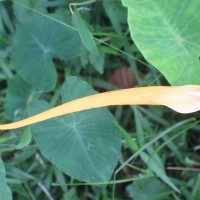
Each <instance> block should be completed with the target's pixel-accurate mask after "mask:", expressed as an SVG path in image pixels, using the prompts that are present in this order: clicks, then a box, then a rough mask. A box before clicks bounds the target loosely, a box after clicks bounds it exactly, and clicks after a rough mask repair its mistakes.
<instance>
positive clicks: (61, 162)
mask: <svg viewBox="0 0 200 200" xmlns="http://www.w3.org/2000/svg"><path fill="white" fill-rule="evenodd" d="M74 88H75V89H74ZM91 94H94V90H92V89H91V87H90V86H89V85H88V84H87V83H86V82H83V81H80V80H79V79H78V78H76V77H68V78H67V81H66V82H65V83H64V84H63V86H62V90H61V96H62V101H63V103H65V102H69V101H71V100H74V99H77V98H81V97H83V96H87V95H91ZM49 108H50V106H49V105H48V104H47V103H46V102H44V101H37V102H33V104H31V105H30V108H29V110H30V115H33V114H36V113H40V112H42V111H44V110H47V109H49ZM113 121H114V118H113V117H112V115H111V114H110V113H109V111H108V110H107V109H105V108H100V109H93V110H88V111H83V112H79V113H74V114H70V115H66V116H63V117H59V118H55V119H51V120H48V121H46V122H43V123H39V124H36V125H33V126H32V127H31V131H32V134H33V137H34V139H35V140H36V143H37V145H38V147H39V148H40V150H41V152H42V153H43V155H44V156H45V157H46V158H47V159H48V160H50V161H51V162H52V163H54V164H55V165H56V166H57V167H58V168H59V169H61V170H62V171H63V172H65V173H67V174H69V175H70V176H71V177H73V178H76V179H78V180H82V181H86V182H105V181H108V180H109V179H110V176H111V174H112V172H113V170H114V168H115V166H116V163H117V161H118V159H119V154H120V146H121V140H120V137H119V133H118V130H117V129H116V127H115V125H114V123H113ZM47 133H48V134H47ZM77 161H78V162H80V164H79V165H77Z"/></svg>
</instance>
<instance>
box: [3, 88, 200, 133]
mask: <svg viewBox="0 0 200 200" xmlns="http://www.w3.org/2000/svg"><path fill="white" fill-rule="evenodd" d="M114 105H164V106H167V107H169V108H171V109H173V110H175V111H177V112H179V113H192V112H196V111H198V110H200V86H197V85H186V86H150V87H141V88H131V89H123V90H115V91H110V92H104V93H100V94H94V95H91V96H86V97H83V98H80V99H76V100H73V101H70V102H68V103H65V104H62V105H60V106H57V107H55V108H52V109H49V110H47V111H44V112H42V113H39V114H37V115H34V116H32V117H29V118H26V119H23V120H20V121H17V122H13V123H10V124H5V125H0V130H9V129H15V128H21V127H24V126H27V125H31V124H34V123H37V122H41V121H44V120H47V119H50V118H53V117H58V116H61V115H65V114H69V113H74V112H79V111H82V110H87V109H92V108H99V107H104V106H114Z"/></svg>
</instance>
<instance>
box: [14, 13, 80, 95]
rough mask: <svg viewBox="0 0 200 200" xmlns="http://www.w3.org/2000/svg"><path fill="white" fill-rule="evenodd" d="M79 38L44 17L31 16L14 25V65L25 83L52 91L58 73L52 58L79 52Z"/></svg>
mask: <svg viewBox="0 0 200 200" xmlns="http://www.w3.org/2000/svg"><path fill="white" fill-rule="evenodd" d="M80 50H81V41H80V39H79V36H78V34H77V32H76V31H74V30H71V29H70V28H68V27H66V26H64V25H61V24H59V23H58V22H55V21H53V20H52V19H49V18H47V17H44V16H39V15H38V16H34V17H32V18H31V19H29V20H26V21H25V22H24V23H22V24H20V25H19V26H18V27H17V31H16V35H15V40H14V45H13V51H12V61H13V63H12V64H13V67H14V69H16V70H17V72H18V73H19V75H20V76H21V77H22V78H23V79H24V80H25V81H27V82H28V83H30V84H32V85H33V86H35V87H37V88H39V89H42V90H46V91H48V90H51V89H53V88H54V86H55V84H56V79H57V74H56V69H55V67H54V64H53V61H52V59H53V58H58V59H61V60H65V61H67V60H70V59H72V58H75V57H77V56H78V55H79V54H80Z"/></svg>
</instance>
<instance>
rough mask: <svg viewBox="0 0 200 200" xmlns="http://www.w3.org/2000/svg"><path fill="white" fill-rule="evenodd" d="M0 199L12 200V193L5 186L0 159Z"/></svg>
mask: <svg viewBox="0 0 200 200" xmlns="http://www.w3.org/2000/svg"><path fill="white" fill-rule="evenodd" d="M0 180H1V181H0V198H1V199H5V200H12V193H11V191H10V188H9V187H8V186H7V184H6V175H5V168H4V164H3V161H2V159H1V158H0Z"/></svg>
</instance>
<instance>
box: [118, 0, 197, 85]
mask: <svg viewBox="0 0 200 200" xmlns="http://www.w3.org/2000/svg"><path fill="white" fill-rule="evenodd" d="M122 2H123V4H124V5H125V6H127V7H128V22H129V27H130V31H131V36H132V38H133V40H134V42H135V43H136V45H137V46H138V48H139V49H140V51H141V52H142V54H143V55H144V57H145V58H146V59H147V60H148V61H149V62H150V63H151V64H153V65H154V66H155V67H156V68H157V69H158V70H160V72H161V73H162V74H163V75H164V76H165V77H166V78H167V80H168V81H169V82H170V83H171V84H173V85H182V84H200V76H199V74H200V61H199V56H200V37H199V33H200V20H199V18H200V12H199V10H200V1H199V0H192V1H191V0H176V1H170V2H169V1H163V0H152V1H149V0H142V1H141V0H122Z"/></svg>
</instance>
